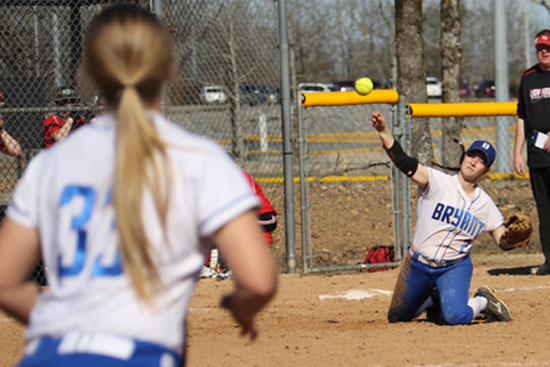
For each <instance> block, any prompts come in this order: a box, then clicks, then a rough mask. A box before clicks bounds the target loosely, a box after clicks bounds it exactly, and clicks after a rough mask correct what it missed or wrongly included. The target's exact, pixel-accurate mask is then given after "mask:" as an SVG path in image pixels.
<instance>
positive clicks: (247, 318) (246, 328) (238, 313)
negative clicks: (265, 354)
mask: <svg viewBox="0 0 550 367" xmlns="http://www.w3.org/2000/svg"><path fill="white" fill-rule="evenodd" d="M236 301H237V300H236V298H235V294H228V295H226V296H224V297H223V298H222V301H221V306H222V307H223V308H225V309H227V310H228V311H229V312H231V315H232V316H233V318H234V319H235V321H237V323H238V324H239V325H240V326H241V336H244V335H246V334H250V339H251V340H254V339H256V337H257V336H258V327H257V326H256V322H255V321H254V315H253V314H251V313H250V312H246V311H245V310H244V307H240V306H239V305H237V302H236Z"/></svg>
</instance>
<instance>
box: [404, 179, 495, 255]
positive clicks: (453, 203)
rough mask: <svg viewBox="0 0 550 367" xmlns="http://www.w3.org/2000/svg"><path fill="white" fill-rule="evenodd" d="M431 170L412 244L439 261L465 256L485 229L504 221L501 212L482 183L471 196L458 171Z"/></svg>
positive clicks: (420, 195) (420, 193)
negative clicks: (453, 173)
mask: <svg viewBox="0 0 550 367" xmlns="http://www.w3.org/2000/svg"><path fill="white" fill-rule="evenodd" d="M428 171H429V173H430V179H429V183H428V187H427V188H426V189H425V190H422V189H419V190H418V202H417V209H416V215H417V220H416V228H415V233H414V237H413V246H412V247H413V249H414V251H416V252H417V253H419V254H420V255H422V256H423V257H424V258H426V259H428V260H434V261H437V262H440V261H452V260H458V259H461V258H464V257H466V256H467V255H468V254H469V253H470V250H471V248H472V242H473V240H474V239H476V238H477V237H478V236H479V235H480V234H481V233H482V232H491V231H493V230H495V229H496V228H498V227H499V226H500V225H502V223H503V217H502V214H501V213H500V211H499V210H498V208H497V207H496V205H495V203H494V202H493V200H492V199H491V197H490V196H489V195H488V194H487V193H486V192H485V191H483V190H482V189H481V188H480V187H479V186H476V188H475V193H474V195H473V197H470V196H468V195H467V194H466V192H465V191H464V189H463V188H462V185H461V184H460V182H459V180H458V176H457V175H448V174H446V173H443V172H441V171H438V170H435V169H432V168H428Z"/></svg>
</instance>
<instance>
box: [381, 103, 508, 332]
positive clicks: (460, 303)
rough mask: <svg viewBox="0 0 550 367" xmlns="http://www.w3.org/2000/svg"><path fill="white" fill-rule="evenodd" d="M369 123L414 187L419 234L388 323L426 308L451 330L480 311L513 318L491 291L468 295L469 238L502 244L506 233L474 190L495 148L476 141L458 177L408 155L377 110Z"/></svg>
mask: <svg viewBox="0 0 550 367" xmlns="http://www.w3.org/2000/svg"><path fill="white" fill-rule="evenodd" d="M371 125H372V126H373V127H374V128H375V129H376V131H377V132H378V135H379V137H380V139H381V140H382V143H383V145H384V149H386V152H387V153H388V155H389V156H390V158H391V159H392V161H393V162H394V164H395V165H396V166H397V167H398V168H399V169H400V170H401V171H402V172H403V173H405V174H406V175H407V176H408V177H409V178H410V179H411V180H412V181H413V182H414V183H416V184H417V185H418V202H417V221H416V229H415V233H414V237H413V241H412V245H411V246H410V249H409V252H408V255H407V257H406V258H405V260H404V265H403V267H402V269H401V271H400V273H399V276H398V279H397V283H396V285H395V290H394V294H393V297H392V301H391V305H390V309H389V312H388V319H389V321H390V322H397V321H410V320H412V319H414V318H415V317H417V316H419V315H421V314H422V313H423V312H424V310H426V309H427V308H429V311H432V312H430V313H429V315H428V316H429V317H430V318H433V319H434V321H435V319H437V318H438V316H440V317H442V319H443V320H441V318H439V321H442V322H445V323H447V324H451V325H455V324H469V323H471V322H472V320H473V319H474V318H475V317H477V316H478V315H480V314H481V313H484V314H485V315H486V316H487V317H488V318H489V319H490V320H496V321H508V320H510V311H509V309H508V307H507V306H506V305H505V304H504V302H502V301H501V300H500V299H498V298H497V297H496V296H495V294H494V291H493V290H492V289H490V288H489V287H486V286H484V287H481V288H479V289H478V290H477V292H476V293H475V295H474V297H472V298H469V290H470V281H471V278H472V269H473V267H472V261H471V259H470V256H469V254H470V250H471V248H472V244H473V241H474V240H475V239H476V238H477V237H478V236H479V235H480V234H481V233H482V232H489V233H490V234H491V236H492V237H493V239H494V240H495V242H496V243H497V244H501V239H502V238H503V235H504V234H505V232H506V230H505V227H504V225H503V217H502V215H501V213H500V211H499V210H498V208H497V207H496V205H495V204H494V202H493V200H492V199H491V198H490V197H489V195H488V194H487V193H485V192H484V191H483V190H482V189H481V188H480V187H479V186H478V185H477V181H478V180H479V179H480V178H481V177H482V176H483V175H484V174H486V173H487V172H488V171H489V169H490V167H491V164H492V163H493V162H494V159H495V150H494V148H493V146H492V145H491V144H490V143H489V142H487V141H479V140H478V141H475V142H474V143H473V144H472V145H471V146H470V147H469V148H468V150H467V151H466V153H465V155H464V157H463V159H462V162H461V165H460V170H459V172H458V174H455V175H449V174H446V173H444V172H441V171H439V170H436V169H432V168H428V167H425V166H423V165H422V164H419V163H418V161H417V160H416V159H415V158H412V157H410V156H408V155H407V154H406V153H405V152H404V151H403V149H402V148H401V146H400V145H399V143H398V142H397V141H396V140H395V139H394V137H393V136H392V134H391V132H390V130H389V129H388V127H387V126H386V123H385V121H384V116H383V115H382V114H381V113H379V112H374V113H373V114H372V118H371ZM439 304H440V306H439Z"/></svg>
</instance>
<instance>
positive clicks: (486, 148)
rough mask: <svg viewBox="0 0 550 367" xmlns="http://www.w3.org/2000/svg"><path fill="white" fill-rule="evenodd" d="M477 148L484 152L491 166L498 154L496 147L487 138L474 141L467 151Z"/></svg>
mask: <svg viewBox="0 0 550 367" xmlns="http://www.w3.org/2000/svg"><path fill="white" fill-rule="evenodd" d="M476 150H478V151H480V152H481V153H483V155H484V156H485V160H486V161H487V164H488V165H489V167H491V165H492V164H493V162H494V161H495V156H496V152H495V148H493V146H492V145H491V143H489V142H488V141H485V140H476V141H474V142H473V143H472V145H470V147H469V148H468V150H467V151H466V153H470V152H474V151H476Z"/></svg>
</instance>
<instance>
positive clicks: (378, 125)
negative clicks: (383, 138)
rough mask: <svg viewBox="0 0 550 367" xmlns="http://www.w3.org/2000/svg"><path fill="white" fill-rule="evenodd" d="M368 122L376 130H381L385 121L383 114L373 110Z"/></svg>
mask: <svg viewBox="0 0 550 367" xmlns="http://www.w3.org/2000/svg"><path fill="white" fill-rule="evenodd" d="M370 124H371V125H372V127H374V128H375V129H376V131H378V132H382V131H384V130H385V129H386V122H385V121H384V115H382V114H381V113H380V112H378V111H375V112H373V113H372V117H371V119H370Z"/></svg>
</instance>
